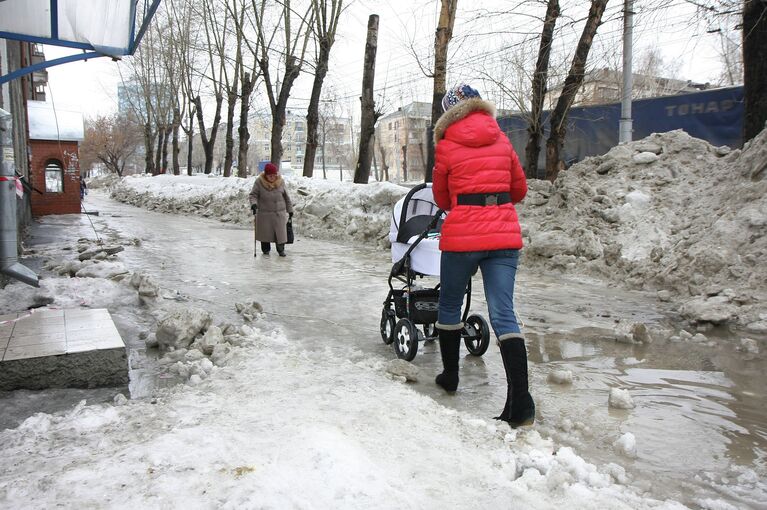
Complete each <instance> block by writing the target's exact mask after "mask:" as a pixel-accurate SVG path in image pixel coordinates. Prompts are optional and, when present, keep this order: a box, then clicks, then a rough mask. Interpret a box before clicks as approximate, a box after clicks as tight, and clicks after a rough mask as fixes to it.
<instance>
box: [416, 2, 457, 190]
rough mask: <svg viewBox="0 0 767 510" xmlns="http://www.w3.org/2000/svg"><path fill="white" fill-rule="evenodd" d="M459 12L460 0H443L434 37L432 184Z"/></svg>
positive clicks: (428, 176)
mask: <svg viewBox="0 0 767 510" xmlns="http://www.w3.org/2000/svg"><path fill="white" fill-rule="evenodd" d="M457 10H458V0H442V8H441V9H440V11H439V22H438V23H437V31H436V33H435V35H434V87H433V93H432V100H431V126H429V128H430V129H427V130H426V131H427V133H428V135H427V141H426V143H427V151H428V152H427V159H426V169H425V171H424V182H431V180H432V171H433V169H434V136H433V135H432V133H433V132H434V125H435V124H436V123H437V120H438V119H439V118H440V116H442V113H443V112H442V97H443V96H444V95H445V92H447V90H446V88H447V87H446V85H445V79H446V76H447V46H448V43H449V42H450V39H452V38H453V26H454V25H455V13H456V11H457Z"/></svg>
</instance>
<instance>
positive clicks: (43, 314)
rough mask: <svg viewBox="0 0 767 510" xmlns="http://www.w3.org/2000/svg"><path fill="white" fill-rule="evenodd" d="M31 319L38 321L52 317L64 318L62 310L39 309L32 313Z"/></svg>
mask: <svg viewBox="0 0 767 510" xmlns="http://www.w3.org/2000/svg"><path fill="white" fill-rule="evenodd" d="M31 316H32V317H36V318H38V319H50V318H52V317H64V310H63V309H51V308H39V309H37V310H34V311H32V315H31Z"/></svg>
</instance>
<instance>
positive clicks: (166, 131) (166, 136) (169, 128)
mask: <svg viewBox="0 0 767 510" xmlns="http://www.w3.org/2000/svg"><path fill="white" fill-rule="evenodd" d="M172 132H173V126H166V127H165V129H164V130H163V137H162V164H161V166H160V172H161V173H163V174H164V173H167V172H168V142H169V141H170V135H171V133H172Z"/></svg>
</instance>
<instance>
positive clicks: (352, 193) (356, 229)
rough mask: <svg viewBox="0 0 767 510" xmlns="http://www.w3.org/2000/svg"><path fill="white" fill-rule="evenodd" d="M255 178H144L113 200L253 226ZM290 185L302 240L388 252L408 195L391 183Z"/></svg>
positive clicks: (292, 180)
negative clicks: (398, 207)
mask: <svg viewBox="0 0 767 510" xmlns="http://www.w3.org/2000/svg"><path fill="white" fill-rule="evenodd" d="M254 179H255V178H254V177H251V178H248V179H241V178H238V177H228V178H223V177H215V176H209V177H203V176H194V177H189V176H173V175H158V176H155V177H149V176H144V175H138V176H131V177H127V178H125V179H123V180H122V181H121V182H120V183H119V184H117V185H115V186H114V187H113V188H112V198H115V199H117V200H120V201H122V202H126V203H129V204H132V205H136V206H139V207H143V208H147V209H151V210H155V211H159V212H165V213H174V214H197V215H200V216H204V217H210V218H216V219H218V220H220V221H224V222H232V223H238V224H241V225H250V224H252V223H253V214H252V213H251V211H250V206H249V202H248V194H249V193H250V190H251V188H252V187H253V182H254ZM285 183H286V187H287V190H288V193H289V195H290V198H291V200H292V201H293V205H294V208H295V211H296V215H295V217H294V218H293V224H294V227H295V229H296V235H298V236H310V237H318V238H323V239H344V240H353V241H358V242H362V243H366V244H372V245H375V246H380V247H388V245H389V244H388V233H389V222H390V219H391V214H392V210H393V208H394V204H395V203H396V202H397V200H399V199H400V198H401V197H402V196H404V195H405V194H406V193H407V191H408V188H405V187H402V186H397V185H395V184H391V183H388V182H379V183H370V184H366V185H365V184H353V183H349V182H332V181H323V180H318V179H308V178H305V177H285Z"/></svg>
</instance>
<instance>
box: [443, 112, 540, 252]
mask: <svg viewBox="0 0 767 510" xmlns="http://www.w3.org/2000/svg"><path fill="white" fill-rule="evenodd" d="M434 142H435V144H436V154H435V162H434V173H433V180H434V183H433V187H432V191H433V192H434V199H435V201H436V202H437V205H438V206H439V207H440V208H441V209H444V210H445V211H450V212H449V214H448V215H447V218H446V219H445V223H444V224H443V225H442V235H441V239H440V243H439V248H440V250H442V251H484V250H503V249H519V248H522V232H521V229H520V227H519V220H518V219H517V211H516V209H514V205H513V204H516V203H517V202H519V201H521V200H522V199H523V198H524V197H525V194H527V181H526V180H525V173H524V170H523V169H522V166H521V165H520V164H519V159H518V158H517V154H516V152H514V148H513V147H512V146H511V143H510V142H509V139H508V138H507V137H506V135H505V134H504V133H503V132H501V129H500V128H499V127H498V123H497V122H496V120H495V108H494V107H493V105H492V104H490V103H488V102H487V101H483V100H482V99H479V98H472V99H468V100H464V101H461V102H459V103H458V104H457V105H455V106H453V107H452V108H450V109H449V110H448V111H447V112H445V113H444V114H443V115H442V117H440V118H439V120H438V121H437V124H436V125H435V126H434ZM501 192H508V193H509V194H510V195H511V201H512V203H507V204H502V205H487V206H478V205H457V201H458V195H461V194H468V193H501Z"/></svg>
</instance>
